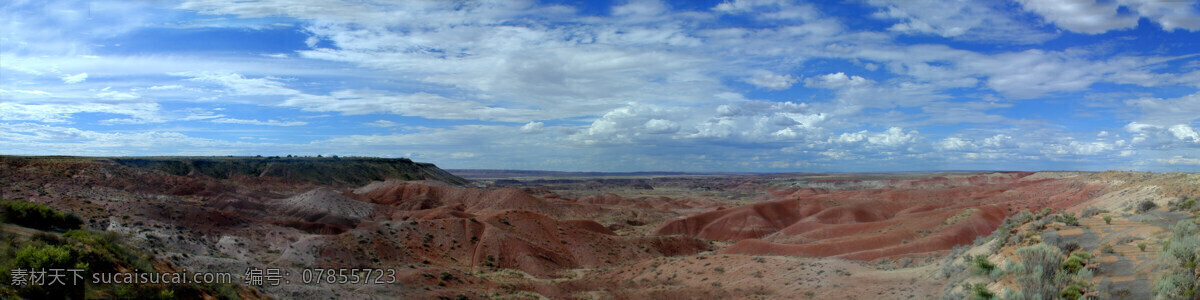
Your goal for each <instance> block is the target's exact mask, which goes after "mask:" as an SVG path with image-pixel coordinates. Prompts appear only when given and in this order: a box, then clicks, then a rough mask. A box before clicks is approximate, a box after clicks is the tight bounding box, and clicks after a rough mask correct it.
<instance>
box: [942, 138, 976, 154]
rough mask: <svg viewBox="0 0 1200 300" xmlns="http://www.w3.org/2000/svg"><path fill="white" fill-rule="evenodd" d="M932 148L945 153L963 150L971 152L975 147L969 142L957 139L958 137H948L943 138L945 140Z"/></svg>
mask: <svg viewBox="0 0 1200 300" xmlns="http://www.w3.org/2000/svg"><path fill="white" fill-rule="evenodd" d="M934 148H937V149H938V150H943V151H946V150H949V151H963V150H973V149H975V148H976V146H975V144H974V143H972V142H971V141H970V140H966V139H963V138H959V137H948V138H945V139H943V140H941V141H939V142H937V143H936V144H935V145H934Z"/></svg>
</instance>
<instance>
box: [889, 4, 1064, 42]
mask: <svg viewBox="0 0 1200 300" xmlns="http://www.w3.org/2000/svg"><path fill="white" fill-rule="evenodd" d="M867 3H868V4H871V5H874V6H877V7H881V8H883V10H881V11H879V12H878V13H876V14H875V17H878V18H885V19H895V20H899V22H898V23H896V24H894V25H892V27H891V28H888V30H890V31H895V32H901V33H906V34H934V35H938V36H942V37H947V38H955V39H962V40H969V41H975V42H992V43H997V42H1016V43H1040V42H1043V41H1046V40H1049V39H1052V38H1054V37H1055V36H1056V34H1052V33H1047V32H1042V31H1040V30H1037V29H1036V28H1033V27H1032V26H1029V25H1026V24H1024V23H1022V22H1020V21H1018V20H1016V19H1014V16H1012V15H1011V14H1009V13H1008V12H1007V11H1005V9H1004V8H1003V7H1000V8H997V7H992V6H991V5H992V3H991V2H975V1H923V0H916V1H914V0H899V1H896V0H871V1H868V2H867Z"/></svg>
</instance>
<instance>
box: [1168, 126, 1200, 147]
mask: <svg viewBox="0 0 1200 300" xmlns="http://www.w3.org/2000/svg"><path fill="white" fill-rule="evenodd" d="M1167 131H1170V132H1171V134H1172V135H1174V136H1175V138H1177V139H1180V140H1182V141H1185V142H1193V143H1200V134H1197V133H1196V130H1194V129H1192V127H1191V126H1187V125H1184V124H1175V126H1171V128H1168V129H1167Z"/></svg>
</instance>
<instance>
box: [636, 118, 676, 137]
mask: <svg viewBox="0 0 1200 300" xmlns="http://www.w3.org/2000/svg"><path fill="white" fill-rule="evenodd" d="M643 126H644V127H645V128H646V133H651V134H664V133H675V132H677V131H679V124H678V123H675V122H671V121H668V120H663V119H650V120H649V121H646V123H645V124H643Z"/></svg>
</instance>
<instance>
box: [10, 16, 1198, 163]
mask: <svg viewBox="0 0 1200 300" xmlns="http://www.w3.org/2000/svg"><path fill="white" fill-rule="evenodd" d="M1198 30H1200V4H1197V3H1196V2H1192V1H1170V2H1163V1H1148V0H1112V1H1091V0H1065V1H1058V0H1053V1H1052V0H1018V1H1015V2H1005V1H920V0H899V1H889V0H865V1H853V0H852V1H813V2H804V1H787V0H734V1H677V2H662V1H656V0H649V1H642V0H633V1H615V2H607V1H605V2H591V1H578V0H562V1H523V0H513V1H506V0H498V1H416V0H406V1H370V0H365V1H363V0H344V1H339V0H331V1H309V0H264V1H242V0H187V1H166V0H155V1H106V0H93V1H40V0H10V1H3V2H2V3H0V154H10V155H82V156H148V155H189V156H191V155H199V156H207V155H221V156H223V155H264V156H270V155H289V154H291V155H308V156H316V155H325V156H330V155H341V156H378V157H409V158H412V159H414V160H417V161H424V162H432V163H435V164H437V165H438V166H440V167H443V168H457V169H526V170H560V171H723V172H869V171H878V172H888V171H933V170H1085V171H1099V170H1146V171H1162V172H1166V171H1200V151H1198V150H1200V133H1198V132H1200V128H1197V127H1198V126H1200V122H1197V119H1198V118H1200V56H1197V54H1200V32H1198Z"/></svg>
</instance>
